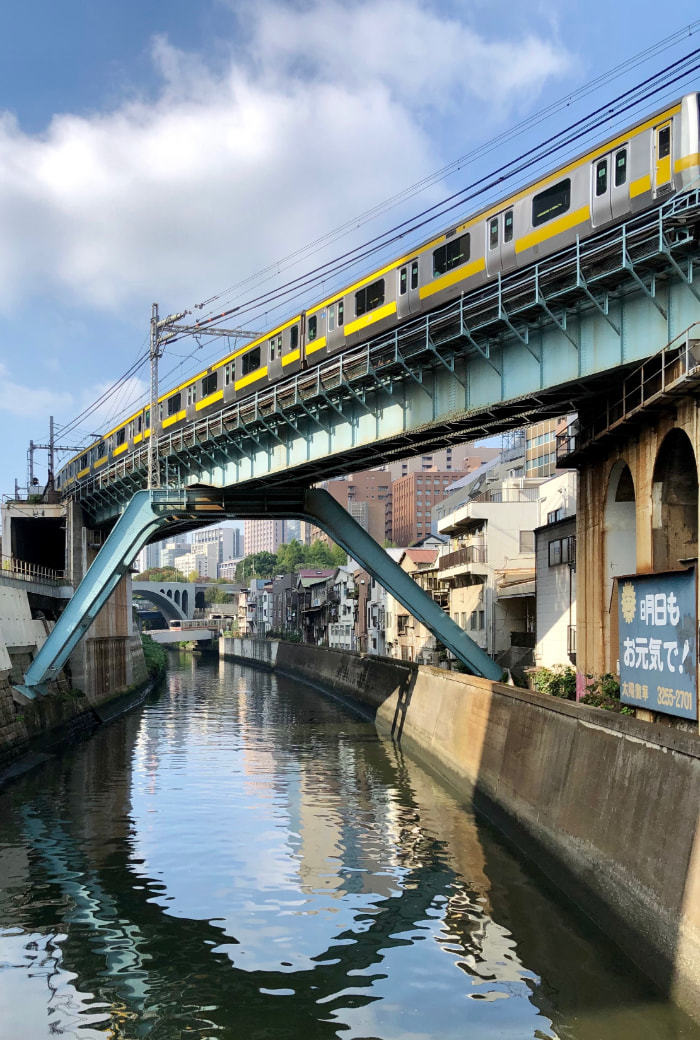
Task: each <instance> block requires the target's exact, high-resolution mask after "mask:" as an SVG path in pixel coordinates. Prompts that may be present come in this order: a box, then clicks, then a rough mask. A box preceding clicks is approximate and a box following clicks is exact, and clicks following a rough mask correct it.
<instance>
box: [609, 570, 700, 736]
mask: <svg viewBox="0 0 700 1040" xmlns="http://www.w3.org/2000/svg"><path fill="white" fill-rule="evenodd" d="M696 615H697V609H696V591H695V570H694V569H691V570H688V571H673V572H670V573H667V574H636V575H631V576H630V577H628V578H619V579H618V616H619V625H620V700H621V701H622V702H623V704H633V705H634V706H635V707H637V708H648V709H650V710H651V711H663V712H666V714H667V715H679V716H681V717H682V718H684V719H697V717H698V697H697V678H696V672H697V639H696V635H697V617H696Z"/></svg>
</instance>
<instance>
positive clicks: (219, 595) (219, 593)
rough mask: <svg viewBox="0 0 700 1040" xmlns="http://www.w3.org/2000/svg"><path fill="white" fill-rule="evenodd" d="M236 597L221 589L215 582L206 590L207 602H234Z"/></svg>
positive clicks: (205, 599) (205, 597)
mask: <svg viewBox="0 0 700 1040" xmlns="http://www.w3.org/2000/svg"><path fill="white" fill-rule="evenodd" d="M233 600H234V597H233V596H232V595H231V594H230V593H228V592H224V590H223V589H220V588H219V587H218V586H217V585H216V584H215V583H214V582H212V584H211V585H209V587H208V588H206V589H205V590H204V602H205V603H233Z"/></svg>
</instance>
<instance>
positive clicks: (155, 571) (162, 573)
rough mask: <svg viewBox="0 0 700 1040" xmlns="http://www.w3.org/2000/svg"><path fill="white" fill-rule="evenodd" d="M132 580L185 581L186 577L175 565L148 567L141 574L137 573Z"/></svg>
mask: <svg viewBox="0 0 700 1040" xmlns="http://www.w3.org/2000/svg"><path fill="white" fill-rule="evenodd" d="M134 581H183V582H184V581H187V578H186V577H185V575H184V574H183V573H182V571H178V570H176V569H175V567H150V568H149V569H148V570H147V571H143V573H142V574H137V575H135V577H134Z"/></svg>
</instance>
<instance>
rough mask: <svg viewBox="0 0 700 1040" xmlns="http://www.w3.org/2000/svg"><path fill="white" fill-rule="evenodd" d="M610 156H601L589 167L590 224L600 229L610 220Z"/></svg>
mask: <svg viewBox="0 0 700 1040" xmlns="http://www.w3.org/2000/svg"><path fill="white" fill-rule="evenodd" d="M611 161H612V156H611V155H609V154H608V155H601V156H599V157H598V158H597V159H596V160H595V162H594V163H593V165H592V166H591V223H592V224H593V227H600V225H601V224H606V223H607V222H608V221H609V220H612V201H611V192H610V166H611Z"/></svg>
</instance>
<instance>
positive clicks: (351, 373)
mask: <svg viewBox="0 0 700 1040" xmlns="http://www.w3.org/2000/svg"><path fill="white" fill-rule="evenodd" d="M698 207H700V189H697V188H694V189H693V190H692V191H687V192H685V193H683V194H682V195H679V196H675V197H673V198H672V199H669V200H668V201H667V202H666V203H664V204H663V205H662V206H661V207H659V208H657V209H654V210H650V211H647V212H645V213H642V214H639V215H637V216H635V217H632V218H630V219H629V220H628V221H626V222H625V223H623V224H620V225H616V226H615V227H613V228H609V229H605V230H604V231H602V232H600V233H599V234H596V235H593V236H591V237H590V238H586V239H584V240H577V241H576V243H575V244H574V245H573V246H569V247H567V248H566V249H563V250H561V251H560V252H559V253H556V254H554V255H553V256H550V257H547V258H545V259H543V260H542V261H539V262H537V263H536V264H534V265H530V266H529V267H527V268H523V269H519V270H516V271H513V272H509V273H508V274H506V275H500V274H499V276H498V277H497V278H495V279H494V280H493V281H490V282H488V283H487V284H485V285H483V286H482V287H480V288H478V289H476V290H472V291H470V292H469V293H465V294H463V295H462V296H460V297H459V298H458V299H456V300H454V301H451V302H450V303H448V304H445V305H444V306H443V307H441V308H438V309H437V310H436V311H434V312H431V313H429V314H426V315H422V316H420V317H417V318H412V319H410V320H409V321H407V322H405V323H403V324H402V325H401V326H400V327H398V328H396V329H394V330H392V331H391V332H387V333H383V334H380V335H379V336H376V337H374V338H372V339H369V340H367V341H366V342H365V343H363V344H361V345H358V346H355V347H351V348H348V349H347V350H345V351H343V352H342V353H340V354H336V355H334V356H333V357H331V358H328V359H327V360H325V361H322V362H321V363H320V364H319V365H317V366H315V367H313V368H311V369H308V370H306V371H301V372H298V373H295V374H294V375H292V376H289V377H287V378H286V379H284V380H282V381H281V382H279V383H277V384H275V385H274V386H270V387H265V388H263V389H260V390H257V391H255V392H254V393H252V394H251V395H249V396H248V397H246V398H244V399H243V400H241V401H235V402H232V403H231V404H230V405H227V406H226V407H225V408H223V409H222V410H221V411H220V412H217V413H216V414H215V415H212V416H205V417H204V418H197V419H193V420H192V421H190V422H188V423H186V424H185V425H183V426H182V427H180V428H179V429H178V430H173V431H168V432H167V433H165V434H163V435H161V436H160V437H159V438H158V455H159V458H160V459H161V472H162V477H163V486H168V485H173V486H182V484H183V483H184V482H185V478H186V476H187V473H188V472H189V471H190V469H194V470H196V468H197V466H198V465H201V459H202V458H204V459H206V458H209V460H210V461H211V459H212V457H213V456H212V455H211V452H210V446H211V445H213V444H215V443H216V444H219V445H221V446H222V447H223V449H224V451H225V452H226V453H227V454H230V455H231V457H232V459H234V461H235V459H236V457H237V456H238V457H239V458H240V459H241V460H246V459H247V458H248V452H247V450H246V444H245V438H251V439H252V441H253V442H254V443H256V444H258V445H259V444H260V441H261V438H269V439H270V441H271V442H272V441H277V442H281V439H282V438H283V437H284V436H285V435H286V433H285V431H287V432H288V431H289V430H291V431H292V434H291V435H294V431H296V433H298V432H299V419H300V417H302V418H303V416H304V415H306V416H310V417H311V418H312V419H315V421H318V416H319V415H320V413H321V412H322V411H325V412H327V413H328V414H329V415H333V416H337V414H338V412H339V411H341V408H342V404H341V401H342V400H344V399H345V398H348V400H353V401H359V402H360V404H362V403H363V402H364V395H365V393H366V391H367V389H369V390H383V391H385V392H386V393H393V392H394V389H395V387H396V385H397V384H398V383H400V382H401V381H404V380H405V381H409V382H415V383H417V384H419V385H421V386H423V388H424V389H425V392H426V393H428V394H430V390H429V389H428V388H426V387H425V384H424V382H423V372H424V370H425V369H426V368H427V367H431V366H432V367H440V366H444V367H446V368H448V369H449V370H450V371H452V372H454V363H455V357H456V356H458V355H461V356H473V357H481V358H484V359H486V360H487V361H489V362H490V363H491V364H493V365H494V367H495V368H496V370H497V371H500V370H499V368H498V364H499V362H498V358H497V355H494V356H493V357H492V354H493V348H492V345H493V344H496V346H497V345H498V343H499V341H500V339H503V338H504V339H509V340H513V341H518V342H520V343H521V344H522V345H523V346H524V347H525V348H526V349H527V350H528V351H530V353H533V355H534V356H535V357H537V358H538V359H539V355H538V350H539V347H538V346H537V343H536V342H535V343H532V344H531V343H530V330H531V329H534V330H535V332H538V330H539V327H540V323H541V320H542V318H543V317H544V318H545V319H546V320H548V321H551V322H553V323H554V324H556V325H557V326H558V327H559V329H560V330H561V332H562V334H563V335H565V336H566V337H567V338H568V339H570V340H571V342H572V343H574V346H575V347H576V348H577V349H578V347H579V344H578V342H577V341H576V335H575V333H574V332H573V331H571V330H570V329H568V328H567V321H566V314H567V306H568V305H569V304H571V305H572V306H574V307H575V308H576V309H578V308H580V306H581V304H582V303H583V305H584V306H585V305H589V306H590V307H591V308H596V309H598V311H599V312H600V313H602V314H603V316H604V317H605V319H606V321H608V322H609V324H610V325H611V326H612V327H613V328H614V329H615V331H616V332H617V333H618V334H620V329H619V328H618V327H617V325H616V323H615V320H614V319H613V317H612V315H611V311H610V309H609V300H610V298H611V294H612V295H613V296H614V294H615V293H617V292H618V291H619V286H620V283H621V281H622V280H623V279H626V280H627V281H629V282H631V283H634V284H635V285H637V286H639V285H640V284H642V282H641V275H640V272H642V273H643V272H644V271H645V270H646V268H647V267H648V268H649V269H650V270H652V272H654V271H655V270H656V268H657V267H658V266H659V264H661V263H662V262H663V263H665V264H666V266H667V267H669V268H672V269H674V270H676V271H678V270H680V268H679V263H678V260H677V259H676V257H675V256H674V255H672V253H673V251H674V250H679V249H680V250H684V249H685V248H686V247H688V248H690V247H691V246H692V242H693V231H692V226H691V223H690V222H689V221H688V213H694V212H696V211H697V208H698ZM681 274H682V272H681ZM683 277H685V275H683ZM642 287H643V288H644V290H645V291H647V293H648V292H649V290H648V289H646V286H644V285H643V286H642ZM533 338H535V339H536V337H533ZM365 407H368V406H367V405H365ZM147 461H148V446H147V443H145V444H142V445H141V446H140V447H139V448H137V449H135V450H134V451H132V452H130V453H129V454H128V455H126V456H124V457H123V458H122V459H120V460H118V461H117V462H114V463H112V464H111V465H110V466H109V467H108V468H107V469H105V470H103V471H102V472H101V473H100V474H97V475H96V476H95V477H93V478H91V479H89V480H86V481H83V482H81V484H80V485H79V486H78V487H77V488H75V489H70V490H69V491H68V494H69V495H70V494H78V495H79V496H80V498H81V499H82V500H83V502H85V503H86V504H87V503H89V502H90V500H91V499H95V500H96V502H99V500H100V499H103V500H104V504H105V506H106V507H107V508H108V509H113V508H114V507H115V505H116V510H117V511H118V510H119V508H120V504H121V500H120V494H121V495H124V496H129V497H130V496H131V495H132V494H133V493H134V491H136V490H139V489H140V488H141V487H143V486H144V483H145V475H146V472H147ZM117 483H118V484H120V485H121V488H120V491H119V492H116V494H115V489H114V488H113V487H111V485H114V484H117Z"/></svg>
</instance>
